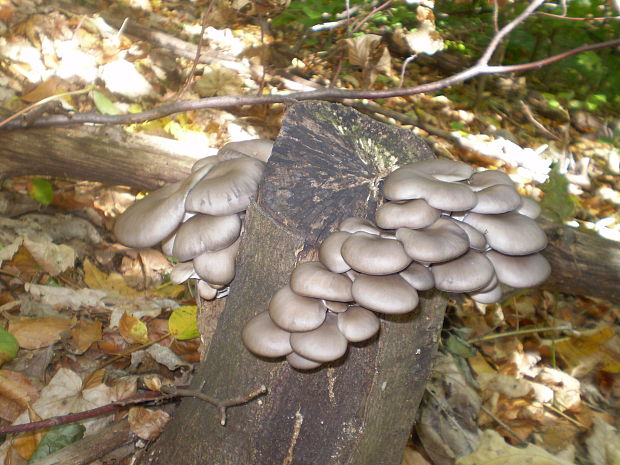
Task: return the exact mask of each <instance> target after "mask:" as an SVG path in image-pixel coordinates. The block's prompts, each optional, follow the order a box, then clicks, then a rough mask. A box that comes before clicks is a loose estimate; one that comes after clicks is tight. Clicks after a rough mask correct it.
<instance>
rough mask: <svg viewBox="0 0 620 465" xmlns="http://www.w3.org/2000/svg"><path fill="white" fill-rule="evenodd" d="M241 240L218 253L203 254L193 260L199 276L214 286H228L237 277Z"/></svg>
mask: <svg viewBox="0 0 620 465" xmlns="http://www.w3.org/2000/svg"><path fill="white" fill-rule="evenodd" d="M239 244H241V238H238V239H237V240H236V241H235V242H233V243H232V244H231V245H230V246H228V247H226V248H224V249H222V250H218V251H216V252H203V253H201V254H200V255H198V256H197V257H196V258H194V260H193V264H194V269H195V270H196V273H198V276H200V277H201V278H202V279H204V280H205V281H207V282H208V283H209V284H211V285H212V286H226V285H228V284H229V283H230V282H231V281H232V280H233V279H234V277H235V260H236V258H237V252H239Z"/></svg>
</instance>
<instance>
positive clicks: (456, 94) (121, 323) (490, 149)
mask: <svg viewBox="0 0 620 465" xmlns="http://www.w3.org/2000/svg"><path fill="white" fill-rule="evenodd" d="M78 3H79V4H78ZM151 3H152V4H151ZM151 3H149V2H147V1H142V2H140V1H137V0H136V1H134V2H133V3H132V4H133V6H134V8H128V7H127V6H121V5H120V4H116V3H115V2H112V1H108V2H105V1H92V2H76V4H75V5H74V4H72V3H68V2H60V1H59V2H47V1H42V0H20V1H15V2H13V1H10V0H0V25H1V26H2V28H3V29H4V30H2V31H0V57H2V58H1V60H0V63H1V66H2V71H3V74H0V106H2V107H3V108H5V109H9V110H11V111H14V112H16V111H20V110H22V109H24V108H26V107H28V106H29V105H33V104H34V105H35V106H36V103H37V102H41V101H42V100H43V99H46V98H50V97H52V96H55V95H60V97H58V99H57V100H55V101H56V103H58V105H59V108H57V109H56V110H54V111H59V112H66V111H80V112H84V111H98V112H100V113H104V114H118V113H123V112H138V111H142V110H144V109H147V108H151V107H153V106H156V105H158V104H162V103H170V102H171V101H175V100H178V99H196V98H200V97H206V96H215V95H237V94H251V93H263V94H277V93H281V92H287V91H299V90H307V89H313V88H316V87H317V86H324V85H328V84H329V83H330V82H333V83H334V85H335V86H336V87H343V88H351V89H353V88H358V87H359V86H362V85H364V83H365V84H366V85H369V84H370V85H372V86H374V88H387V87H390V86H394V83H398V81H399V79H400V69H401V64H402V62H403V59H404V58H406V56H405V57H404V56H398V54H397V52H395V49H397V48H398V47H397V46H396V45H394V44H392V45H393V47H391V48H390V51H391V53H392V55H393V56H389V59H388V61H387V64H386V62H385V61H384V62H382V63H381V64H379V61H378V60H375V61H374V62H373V60H372V57H373V56H375V55H376V53H377V51H378V50H379V49H376V48H373V47H375V46H373V45H372V43H369V41H366V43H362V41H358V42H357V43H356V44H355V52H356V54H357V60H359V61H360V62H364V63H366V65H365V66H360V65H358V66H354V65H353V64H352V62H353V61H354V60H355V59H354V58H353V57H352V56H351V55H349V58H348V60H349V61H347V60H345V59H344V58H343V57H344V56H345V52H344V49H342V48H338V45H337V44H342V42H338V39H339V38H341V37H344V33H345V31H343V30H342V29H339V28H327V27H326V28H325V29H324V30H318V29H317V32H312V31H311V30H306V31H305V32H304V31H303V30H302V29H301V28H299V27H296V26H295V24H294V23H288V24H283V25H278V26H277V27H276V26H273V27H272V28H271V29H270V30H268V29H265V28H263V29H261V27H260V26H257V25H255V24H252V18H249V17H247V16H243V17H241V16H240V15H239V14H238V12H235V11H234V10H232V9H219V10H218V8H217V7H215V8H214V9H212V11H210V13H209V16H208V17H207V18H208V19H209V21H207V23H209V24H214V25H216V26H217V28H215V27H207V28H206V30H205V36H206V37H207V39H206V40H205V42H204V43H203V46H202V47H203V48H202V51H203V53H207V52H208V53H210V54H211V55H210V56H213V57H215V58H213V59H212V60H211V59H210V60H209V63H208V64H205V63H198V64H197V66H196V68H195V69H194V70H193V68H192V66H193V60H192V57H193V54H192V51H193V53H195V49H194V48H192V45H191V44H192V43H195V42H196V37H197V36H198V35H199V34H200V30H201V17H200V15H201V12H202V11H203V10H204V9H205V8H206V7H207V6H206V2H203V3H205V5H203V6H202V9H200V8H199V5H197V4H196V5H194V4H192V3H191V2H171V1H167V0H162V1H159V2H151ZM272 3H273V4H274V5H275V4H276V2H272ZM342 3H343V4H344V2H342ZM83 4H88V7H85V6H83ZM155 5H156V6H155ZM98 12H100V13H101V14H97V13H98ZM249 13H250V14H251V13H252V11H250V12H249ZM119 18H120V19H119ZM124 18H131V21H132V24H134V25H140V26H142V27H143V28H142V29H140V30H138V29H135V28H134V29H132V28H131V27H130V26H129V25H123V19H124ZM119 29H120V30H119ZM155 30H158V31H160V32H161V33H162V34H160V36H158V37H159V38H158V39H157V40H158V41H159V42H157V41H156V40H155V39H154V37H153V36H152V35H149V34H148V31H151V32H153V31H155ZM145 31H146V32H145ZM455 34H456V33H455ZM175 38H176V39H177V40H176V41H175V40H173V39H175ZM347 40H349V39H347ZM188 50H189V52H188ZM381 50H387V49H381ZM381 50H379V51H381ZM349 52H351V50H349ZM381 53H384V52H381ZM373 54H374V55H373ZM382 56H383V55H382ZM449 58H452V59H457V61H458V59H463V57H460V56H458V55H446V56H443V58H442V55H441V54H439V55H437V57H432V58H431V57H425V59H423V60H422V59H420V60H419V61H417V60H416V61H414V62H413V63H412V64H410V65H409V68H408V72H407V74H406V79H405V85H414V84H418V83H422V82H431V81H434V80H437V79H440V78H443V77H446V76H447V75H449V74H450V72H449V71H448V70H447V67H446V66H443V65H442V63H443V64H445V60H448V59H449ZM442 60H443V61H442ZM464 60H465V62H466V59H464ZM448 61H449V60H448ZM343 63H344V65H343ZM457 66H459V65H458V64H457ZM192 70H193V74H190V72H191V71H192ZM536 79H539V78H538V77H532V78H531V80H530V77H528V75H519V76H512V75H511V76H498V77H485V78H478V79H476V80H475V81H473V82H470V83H467V84H461V85H458V86H455V87H453V88H450V89H446V90H445V91H444V92H443V93H435V94H432V95H427V94H420V95H414V96H409V97H397V98H392V99H389V100H386V101H381V102H377V103H378V104H380V105H377V106H372V107H369V106H366V108H365V109H364V108H362V109H364V110H365V111H366V112H369V113H372V114H373V116H374V117H376V118H378V119H381V120H382V121H385V122H388V123H390V124H398V125H403V126H405V127H410V128H411V129H412V130H413V131H415V132H416V134H418V135H420V136H421V137H423V138H424V139H425V140H426V141H427V142H428V143H429V144H430V145H431V146H432V148H433V149H434V150H435V151H436V152H437V153H438V154H440V155H443V156H448V157H450V158H453V159H457V160H462V161H465V162H468V163H470V164H472V165H474V166H475V167H477V168H501V169H503V170H505V171H507V172H508V173H510V174H511V177H512V178H513V180H514V181H515V182H516V183H517V184H518V187H519V190H520V191H521V193H522V194H524V195H529V196H531V197H533V198H535V199H537V200H538V201H539V202H540V203H541V206H542V207H543V211H544V213H545V215H546V216H547V217H548V218H549V219H551V220H554V221H559V222H563V223H565V224H568V225H571V226H574V227H578V228H581V229H584V230H589V231H591V232H592V233H593V234H600V235H601V236H603V237H605V238H607V239H611V240H614V241H620V214H619V213H618V206H619V205H620V179H619V177H618V173H619V172H620V169H619V163H620V162H619V160H620V152H619V149H618V144H617V139H616V140H614V137H615V136H617V135H618V132H614V128H615V127H617V126H620V119H619V115H618V114H614V113H613V111H609V112H605V111H604V110H601V109H597V108H592V107H590V108H587V107H586V108H580V109H578V110H574V111H568V110H566V109H565V108H564V107H563V106H562V105H561V104H559V103H557V102H558V100H557V99H556V100H554V98H553V97H554V95H553V94H550V93H548V92H544V89H542V90H539V89H540V82H537V81H536ZM186 84H187V85H186ZM76 91H77V92H76ZM69 93H71V94H69ZM554 102H555V103H554ZM556 103H557V104H556ZM47 111H52V110H51V108H50V107H47ZM282 116H283V107H282V106H281V105H269V106H267V105H258V106H252V107H243V108H235V109H233V110H229V111H223V110H217V109H209V110H202V111H190V112H185V113H180V114H175V115H171V116H168V117H165V118H160V119H158V120H155V121H151V122H147V123H142V124H135V125H131V126H127V127H126V130H127V131H130V132H145V133H149V134H155V135H159V136H162V137H168V138H174V139H177V140H180V141H184V142H186V143H188V144H193V145H195V146H201V147H212V148H213V150H212V153H215V151H216V149H217V148H218V147H221V146H222V145H223V144H224V143H226V142H229V141H234V140H244V139H250V138H257V137H262V138H271V139H273V138H275V137H276V136H277V134H278V131H279V128H280V124H281V120H282ZM0 124H2V123H0ZM616 130H617V128H616ZM142 195H143V193H142V192H138V191H137V190H136V189H131V188H127V187H122V186H107V185H102V184H98V183H93V182H85V181H81V180H67V179H50V178H42V177H33V176H25V177H19V178H11V179H5V180H3V182H2V186H1V189H0V366H1V367H2V369H0V431H2V428H3V427H7V426H8V425H12V424H21V423H27V422H34V421H38V420H41V419H44V418H49V417H52V416H66V415H68V414H70V413H75V412H81V411H85V410H90V409H95V408H102V407H105V406H107V405H110V404H113V403H115V402H119V401H120V402H121V403H122V402H123V401H124V402H126V403H130V401H127V399H130V398H131V399H133V398H134V397H135V396H137V397H140V398H141V399H142V400H144V399H145V398H144V396H143V393H144V392H146V391H147V390H148V389H153V390H157V389H159V387H161V386H162V385H165V384H172V385H177V386H180V385H186V384H189V381H190V380H191V376H192V370H193V367H194V366H195V364H197V363H199V361H200V357H201V341H200V338H199V337H193V338H189V339H188V338H186V337H183V336H182V335H180V334H182V333H184V332H189V333H190V335H192V336H194V335H195V334H192V331H193V330H194V329H193V328H192V322H191V318H190V320H186V319H185V318H184V315H190V316H194V315H195V314H196V307H195V298H194V296H193V294H192V290H191V289H190V288H189V287H188V286H186V285H174V284H171V283H170V282H169V273H170V270H171V268H172V264H171V262H170V261H169V259H168V258H167V257H166V256H165V255H164V254H163V253H162V252H160V251H158V250H152V249H147V250H136V249H131V248H127V247H124V246H122V245H120V244H118V243H117V242H116V241H115V239H114V237H113V234H112V232H111V230H112V225H113V223H114V219H115V217H116V216H117V215H118V214H119V213H120V212H122V211H123V210H124V209H126V208H127V206H128V205H130V204H131V203H132V202H133V201H134V200H135V199H136V198H137V197H139V196H142ZM618 285H619V286H620V284H618ZM211 305H214V304H211ZM217 305H222V302H221V301H219V302H218V303H217ZM203 311H205V310H204V309H203ZM171 315H175V316H174V317H173V318H172V320H171V319H170V318H171ZM619 320H620V307H619V305H618V302H607V301H603V300H600V299H596V298H593V297H588V296H583V295H580V296H575V295H568V294H559V293H552V292H549V291H546V290H540V289H538V290H537V289H534V290H527V291H523V292H519V293H518V294H513V295H511V296H510V297H509V298H508V299H507V300H505V301H503V302H502V303H501V304H494V305H483V304H477V303H475V302H473V301H471V300H469V299H466V298H464V297H455V298H452V299H451V301H450V305H449V309H448V313H447V318H446V321H445V324H444V332H443V339H442V342H441V346H440V352H439V354H438V355H437V358H436V360H435V363H434V368H433V372H432V375H431V381H430V383H429V385H428V388H427V394H426V396H425V399H424V402H423V404H422V406H421V408H420V413H419V420H418V423H417V425H416V427H414V429H413V433H412V438H411V441H410V444H409V445H408V446H407V449H406V450H405V455H404V461H403V464H407V465H422V464H429V463H432V464H435V465H444V464H446V465H447V464H454V463H455V462H456V461H457V460H458V463H460V464H469V463H472V464H473V463H477V464H482V463H487V462H490V461H491V460H492V458H493V457H496V456H498V455H502V454H506V456H508V455H510V456H511V457H512V458H511V459H510V461H509V460H508V459H506V461H502V463H510V464H515V465H518V464H522V463H526V462H527V463H531V464H542V463H545V464H548V463H553V464H556V463H557V464H571V463H575V464H592V465H611V464H618V463H620V330H619V325H618V323H619ZM7 334H10V336H7ZM12 338H14V339H12ZM12 340H15V341H16V342H17V344H18V346H17V347H15V346H12V342H11V341H12ZM141 396H142V397H141ZM131 402H133V401H131ZM171 414H174V408H173V405H172V404H170V405H167V406H163V407H162V406H158V407H154V408H151V407H149V408H146V407H143V406H139V405H133V403H132V404H131V405H128V406H127V405H126V406H124V407H122V408H117V409H116V410H115V411H114V412H113V413H110V412H109V411H108V412H107V414H106V415H102V416H99V417H94V418H90V419H87V420H83V419H82V421H81V422H80V425H83V427H82V426H76V424H75V423H69V424H68V425H64V426H62V427H58V426H57V427H54V428H53V429H51V430H37V431H34V432H30V433H21V434H17V435H6V436H4V437H3V436H2V435H1V434H0V441H1V442H2V444H1V445H0V465H2V464H7V465H8V464H11V465H15V464H22V463H26V462H27V461H28V460H32V459H33V457H34V458H41V457H43V456H44V455H45V454H46V452H44V451H45V450H47V451H48V452H49V450H50V448H51V447H52V446H50V445H49V444H50V443H59V444H63V445H64V444H70V443H71V442H73V441H75V440H76V439H78V438H80V437H82V436H83V435H89V434H97V432H98V431H100V430H101V429H102V428H104V427H105V426H106V425H109V424H110V423H111V422H119V421H120V420H121V419H122V418H128V419H129V425H130V429H131V431H132V433H134V434H135V435H136V436H135V437H137V438H141V442H139V441H134V442H133V443H132V446H131V447H130V448H128V447H126V446H125V445H124V444H123V446H124V447H123V448H121V444H119V449H118V450H116V451H114V452H110V454H109V455H107V456H104V457H102V458H100V459H99V460H98V461H97V462H95V463H102V464H103V463H130V462H131V459H132V457H133V456H134V455H135V454H136V453H139V451H140V450H142V449H140V448H141V447H144V445H145V443H147V442H148V441H150V440H153V439H154V438H156V437H157V435H158V434H159V433H160V432H161V430H162V428H163V426H164V425H165V423H166V421H167V420H168V419H169V416H170V415H171ZM49 426H50V425H48V427H49ZM47 431H49V432H47ZM46 438H47V439H46ZM525 446H527V447H525ZM114 460H120V461H114Z"/></svg>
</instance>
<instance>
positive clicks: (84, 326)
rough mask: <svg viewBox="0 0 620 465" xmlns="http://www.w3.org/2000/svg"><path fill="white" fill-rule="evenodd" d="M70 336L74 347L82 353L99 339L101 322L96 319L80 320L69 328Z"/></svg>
mask: <svg viewBox="0 0 620 465" xmlns="http://www.w3.org/2000/svg"><path fill="white" fill-rule="evenodd" d="M71 337H72V339H73V342H74V344H75V348H77V350H78V351H79V352H80V353H84V352H86V351H87V350H88V348H89V347H90V346H91V345H92V344H93V343H94V342H97V341H100V340H101V337H102V325H101V322H100V321H98V320H95V321H86V320H80V321H78V323H77V324H76V325H75V327H74V328H73V329H72V330H71Z"/></svg>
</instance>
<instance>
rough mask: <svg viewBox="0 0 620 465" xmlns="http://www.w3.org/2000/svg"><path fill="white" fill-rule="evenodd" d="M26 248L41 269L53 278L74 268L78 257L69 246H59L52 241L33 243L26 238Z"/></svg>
mask: <svg viewBox="0 0 620 465" xmlns="http://www.w3.org/2000/svg"><path fill="white" fill-rule="evenodd" d="M24 247H26V248H27V249H28V252H30V255H32V258H34V260H35V261H36V262H37V263H38V264H39V265H41V268H43V270H44V271H45V272H46V273H49V274H50V275H52V276H56V275H58V274H60V273H62V272H63V271H65V270H67V269H68V268H71V267H73V265H74V263H75V259H76V257H77V255H76V253H75V250H73V249H72V248H71V247H69V246H68V245H64V244H60V245H57V244H54V243H53V242H51V241H45V240H41V241H33V240H31V239H30V238H29V237H26V238H24Z"/></svg>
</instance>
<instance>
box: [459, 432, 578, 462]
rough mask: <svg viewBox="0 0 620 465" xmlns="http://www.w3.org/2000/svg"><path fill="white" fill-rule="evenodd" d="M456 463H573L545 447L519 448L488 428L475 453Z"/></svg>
mask: <svg viewBox="0 0 620 465" xmlns="http://www.w3.org/2000/svg"><path fill="white" fill-rule="evenodd" d="M456 465H572V463H571V462H568V461H565V460H562V459H560V458H557V457H554V456H553V455H551V454H549V453H548V452H547V451H545V450H544V449H541V448H540V447H537V446H534V445H532V444H530V445H528V446H527V447H526V448H517V447H513V446H510V445H508V444H506V442H505V441H504V438H502V437H501V436H500V435H499V434H498V433H497V432H496V431H493V430H486V431H485V432H484V434H483V435H482V440H481V441H480V445H479V446H478V449H476V451H475V452H474V453H473V454H470V455H468V456H466V457H461V458H459V459H457V461H456Z"/></svg>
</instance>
